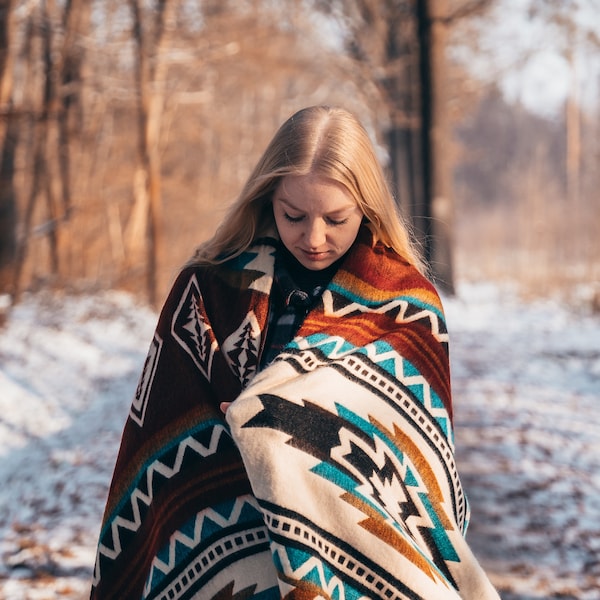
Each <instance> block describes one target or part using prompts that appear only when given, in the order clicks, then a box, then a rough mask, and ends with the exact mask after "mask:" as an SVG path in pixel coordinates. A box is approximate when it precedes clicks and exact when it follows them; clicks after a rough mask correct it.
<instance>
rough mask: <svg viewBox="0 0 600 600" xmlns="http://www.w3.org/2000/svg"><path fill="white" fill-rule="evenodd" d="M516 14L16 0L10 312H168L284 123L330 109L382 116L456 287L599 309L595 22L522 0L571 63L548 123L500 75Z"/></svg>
mask: <svg viewBox="0 0 600 600" xmlns="http://www.w3.org/2000/svg"><path fill="white" fill-rule="evenodd" d="M501 4H502V2H500V1H499V0H332V1H330V2H323V1H321V0H287V1H286V2H277V1H267V0H263V1H260V0H197V1H196V2H194V1H191V0H127V1H126V2H119V1H117V0H102V1H98V0H35V1H34V0H0V293H1V294H2V298H3V305H5V306H10V305H11V304H15V303H18V301H19V298H20V296H21V295H22V294H23V293H24V292H27V291H35V290H39V289H46V288H51V289H68V290H71V291H77V290H87V291H89V290H97V289H108V288H118V289H124V290H127V291H130V292H133V293H134V294H136V295H139V296H140V297H141V298H144V299H145V300H146V301H148V302H149V303H150V304H151V305H154V306H156V305H159V304H160V303H161V299H162V297H163V296H164V294H165V293H166V290H167V289H168V287H169V285H170V282H171V281H172V279H173V277H174V275H175V273H176V271H177V269H178V267H179V266H180V265H181V264H182V263H183V262H184V261H185V260H186V259H187V258H188V257H189V256H190V254H191V253H192V252H193V249H194V248H195V246H196V245H197V244H198V243H200V242H201V241H203V240H204V239H206V237H207V236H209V235H210V234H211V232H212V231H214V228H215V226H216V224H217V223H218V221H219V220H220V219H221V217H222V214H223V210H224V208H225V207H226V206H227V205H228V203H229V202H230V201H232V200H233V199H234V198H235V196H236V194H237V193H238V192H239V190H240V187H241V185H242V183H243V181H244V180H245V178H246V177H247V175H248V174H249V171H250V169H251V167H252V166H253V164H254V162H255V161H256V160H257V158H258V155H259V153H260V152H261V151H262V149H263V147H264V145H265V143H266V141H267V140H268V139H269V138H270V137H271V135H272V134H273V133H274V131H275V129H276V128H277V127H278V126H279V124H280V123H281V122H282V121H283V120H284V119H285V118H287V117H288V116H289V115H290V114H291V113H292V112H294V111H295V110H297V109H298V108H300V107H302V106H307V105H311V104H319V103H326V104H337V105H342V106H344V107H346V108H348V109H350V110H352V111H353V112H355V113H356V114H357V115H358V116H359V117H360V118H361V119H362V120H363V122H364V123H365V124H366V125H367V127H368V129H369V131H370V132H371V133H372V136H373V139H374V140H375V142H376V144H377V147H378V149H379V151H380V153H381V157H382V162H383V163H384V164H385V166H386V168H387V169H388V172H389V178H390V180H391V181H392V184H393V189H394V192H395V194H396V197H397V200H398V202H399V204H400V206H401V209H402V210H403V212H404V213H405V214H406V215H407V216H408V217H409V218H410V219H411V221H412V224H413V227H414V230H415V233H416V235H417V237H418V238H419V240H420V242H421V245H422V247H423V251H424V253H425V255H426V258H427V259H428V260H429V262H430V265H431V270H432V272H433V275H434V277H435V278H436V280H437V282H438V284H439V285H440V287H442V288H443V289H444V290H445V291H448V292H450V293H452V291H453V288H454V285H455V282H456V281H457V280H472V279H493V280H495V281H507V282H510V283H516V284H517V286H518V289H519V290H520V292H521V293H523V294H526V295H531V294H533V295H535V296H540V295H544V294H554V293H559V294H561V295H563V296H567V297H568V299H575V300H577V301H578V302H581V301H583V302H584V303H586V306H592V307H594V306H595V307H596V308H597V309H598V310H600V307H598V304H600V290H599V285H600V284H599V280H600V265H599V261H598V256H600V236H599V235H598V233H599V228H600V219H599V218H598V206H599V202H600V200H599V198H598V194H597V189H598V188H599V185H600V181H599V179H600V170H598V169H597V164H598V162H599V159H600V134H599V119H598V117H599V115H600V110H599V108H598V106H597V105H593V104H592V105H591V106H590V104H589V103H588V104H585V103H584V102H583V100H582V98H583V96H584V94H583V91H582V89H581V88H582V87H583V86H584V85H597V83H598V82H597V81H589V80H585V81H584V82H583V83H581V79H582V78H581V77H579V79H577V77H576V76H577V57H578V56H579V55H581V54H584V55H587V56H589V55H591V56H595V55H597V54H598V49H599V47H600V43H599V38H600V34H599V27H598V23H594V22H593V20H592V22H585V21H584V20H582V19H578V18H577V15H578V14H579V13H578V12H577V10H575V9H576V8H583V5H585V4H586V3H585V2H583V0H579V1H575V0H571V1H569V2H554V1H553V0H528V1H527V2H525V3H521V4H526V5H527V11H525V12H524V14H525V19H526V20H529V21H530V22H532V23H537V24H540V23H541V24H543V26H545V27H547V28H548V31H549V32H550V33H551V34H552V35H553V36H555V37H556V38H557V39H559V40H560V44H558V48H557V51H558V52H559V53H560V59H561V60H562V61H563V62H564V63H565V64H566V65H567V68H568V69H570V71H571V72H572V73H573V74H574V75H573V80H572V81H570V82H568V85H567V87H568V89H569V92H568V95H567V97H566V98H565V101H564V106H562V107H561V109H560V110H559V111H558V112H557V113H555V114H553V115H551V116H548V115H544V114H535V112H532V111H531V110H530V109H529V108H528V107H526V106H524V105H523V103H521V102H520V101H519V100H518V99H517V100H510V99H507V97H506V94H504V93H503V91H502V89H501V85H500V84H499V82H500V81H501V79H502V77H503V69H510V68H517V67H518V66H519V65H522V64H523V63H525V62H526V61H527V60H529V58H530V56H528V55H526V53H521V54H519V53H518V52H517V53H516V55H515V58H514V60H513V64H511V65H508V66H507V65H496V64H495V63H494V61H493V56H492V55H491V54H490V49H489V47H488V46H487V45H486V40H487V37H488V36H487V32H488V31H489V30H490V29H491V28H493V27H497V26H498V25H499V24H500V25H501V21H502V19H503V18H505V17H506V15H504V17H503V12H502V10H499V7H500V5H501ZM580 5H581V6H580ZM590 11H592V12H591V14H592V15H593V8H592V9H590ZM486 56H488V58H487V59H486ZM465 57H467V58H465ZM469 57H470V58H469ZM474 57H477V59H478V60H479V62H481V61H482V60H487V61H488V62H487V63H486V64H487V72H486V74H485V76H482V74H481V72H480V71H481V70H480V71H479V72H477V71H476V70H475V69H473V68H471V63H472V62H475V61H474ZM568 72H569V71H568ZM562 73H563V72H559V73H557V76H562ZM580 289H585V293H583V296H584V297H581V294H582V293H581V292H580V291H578V290H580Z"/></svg>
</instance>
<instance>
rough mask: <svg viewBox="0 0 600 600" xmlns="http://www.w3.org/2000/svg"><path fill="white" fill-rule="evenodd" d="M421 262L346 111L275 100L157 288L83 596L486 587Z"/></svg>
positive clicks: (490, 594)
mask: <svg viewBox="0 0 600 600" xmlns="http://www.w3.org/2000/svg"><path fill="white" fill-rule="evenodd" d="M423 273H424V267H423V265H422V263H421V262H420V259H419V257H418V254H417V253H416V252H415V250H414V248H413V245H412V243H411V240H410V237H409V234H408V231H407V228H406V227H405V226H404V225H403V223H402V221H401V219H400V217H399V215H398V213H397V210H396V205H395V203H394V201H393V198H392V195H391V193H390V191H389V189H388V187H387V185H386V183H385V178H384V176H383V173H382V170H381V167H380V165H379V163H378V161H377V158H376V155H375V152H374V149H373V147H372V145H371V142H370V140H369V137H368V135H367V133H366V131H365V130H364V129H363V127H362V126H361V125H360V123H359V122H358V121H357V120H356V119H355V118H354V117H353V116H352V115H351V114H349V113H348V112H346V111H344V110H342V109H337V108H330V107H312V108H307V109H304V110H301V111H299V112H298V113H296V114H295V115H293V116H292V117H291V118H290V119H289V120H288V121H287V122H286V123H284V124H283V125H282V126H281V128H280V129H279V131H278V132H277V133H276V134H275V136H274V138H273V140H272V141H271V143H270V144H269V146H268V147H267V149H266V151H265V153H264V155H263V156H262V158H261V159H260V160H259V162H258V164H257V166H256V168H255V169H254V171H253V173H252V174H251V175H250V177H249V179H248V182H247V183H246V185H245V187H244V188H243V190H242V192H241V194H240V197H239V198H238V200H237V202H236V203H234V205H233V206H232V208H231V210H230V212H229V214H228V216H227V217H226V219H225V220H224V222H223V224H222V225H221V227H220V228H219V229H218V231H217V232H216V234H215V235H214V237H213V238H212V239H211V240H209V241H208V242H207V243H205V244H204V245H203V246H201V247H200V248H199V250H198V251H197V253H196V255H195V257H194V259H193V260H192V261H191V262H190V263H189V264H188V265H186V267H185V268H184V269H183V270H182V272H181V273H180V275H179V277H178V278H177V280H176V282H175V284H174V286H173V288H172V290H171V293H170V294H169V297H168V299H167V301H166V303H165V306H164V307H163V310H162V312H161V316H160V319H159V323H158V326H157V329H156V333H155V335H154V339H153V341H152V344H151V347H150V351H149V354H148V358H147V360H146V364H145V366H144V370H143V373H142V375H141V378H140V383H139V385H138V389H137V391H136V395H135V398H134V400H133V403H132V406H131V410H130V415H129V419H128V421H127V424H126V426H125V431H124V434H123V440H122V444H121V449H120V452H119V457H118V460H117V465H116V468H115V474H114V477H113V482H112V485H111V490H110V494H109V498H108V503H107V507H106V512H105V517H104V523H103V527H102V531H101V535H100V542H99V546H98V555H97V561H96V568H95V572H94V587H93V590H92V597H93V598H165V599H167V598H169V599H172V598H201V599H213V598H215V599H216V598H260V599H271V598H274V599H275V598H284V597H285V598H329V597H331V598H340V599H342V598H399V599H400V598H415V599H416V598H423V599H435V600H443V599H446V598H448V599H450V598H452V599H456V598H469V599H471V598H472V599H477V600H482V599H486V598H498V596H497V594H496V592H495V591H494V589H493V588H492V586H491V585H490V583H489V581H488V579H487V577H486V576H485V574H484V573H483V572H482V570H481V568H480V567H479V565H478V563H477V561H476V559H475V558H474V557H473V555H472V553H471V551H470V550H469V547H468V545H467V544H466V542H465V540H464V537H463V536H464V532H465V530H466V525H467V521H468V506H467V502H466V499H465V497H464V494H463V492H462V489H461V486H460V482H459V478H458V475H457V472H456V465H455V462H454V454H453V441H452V409H451V397H450V375H449V366H448V348H447V343H448V340H447V332H446V326H445V323H444V317H443V311H442V307H441V304H440V301H439V298H438V296H437V294H436V292H435V289H434V288H433V286H432V285H431V284H430V283H429V282H428V280H427V279H426V278H425V276H424V274H423Z"/></svg>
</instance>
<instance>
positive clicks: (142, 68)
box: [129, 0, 176, 304]
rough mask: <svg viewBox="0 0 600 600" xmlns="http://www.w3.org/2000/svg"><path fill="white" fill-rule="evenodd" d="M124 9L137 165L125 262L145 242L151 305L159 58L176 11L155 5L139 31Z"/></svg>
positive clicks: (162, 68)
mask: <svg viewBox="0 0 600 600" xmlns="http://www.w3.org/2000/svg"><path fill="white" fill-rule="evenodd" d="M129 5H130V8H131V12H132V15H133V37H134V40H135V44H136V45H135V48H136V55H135V61H136V62H135V65H136V66H135V75H136V88H137V96H138V107H137V109H138V161H139V165H138V170H137V173H136V179H135V185H134V192H135V206H134V210H133V217H132V218H133V220H132V221H131V224H130V228H129V232H130V235H129V253H130V256H129V259H130V260H131V259H133V260H138V259H139V256H140V252H139V250H140V244H141V243H142V241H143V240H145V243H146V253H147V260H146V286H147V287H146V291H147V294H148V299H149V301H150V303H151V304H156V302H157V279H156V274H157V269H158V267H159V264H158V263H159V260H160V259H161V257H162V253H163V231H162V227H163V220H162V200H161V191H160V185H161V184H160V131H161V121H162V112H163V106H164V89H165V79H166V73H167V63H166V62H165V56H164V55H165V52H166V49H167V47H168V45H169V35H170V32H171V30H172V28H173V25H174V16H175V15H174V11H175V6H176V5H175V2H174V1H173V0H158V2H157V6H156V8H155V11H154V23H153V24H152V25H153V27H148V26H147V25H145V23H144V19H143V14H142V9H141V6H140V3H139V0H129ZM148 30H150V32H152V33H151V34H150V33H149V32H148ZM151 36H152V37H151Z"/></svg>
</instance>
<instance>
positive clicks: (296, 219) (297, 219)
mask: <svg viewBox="0 0 600 600" xmlns="http://www.w3.org/2000/svg"><path fill="white" fill-rule="evenodd" d="M283 216H284V217H285V219H286V220H287V221H289V222H290V223H300V221H302V219H304V217H303V216H300V217H292V215H290V214H288V213H286V212H284V213H283Z"/></svg>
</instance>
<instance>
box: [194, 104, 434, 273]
mask: <svg viewBox="0 0 600 600" xmlns="http://www.w3.org/2000/svg"><path fill="white" fill-rule="evenodd" d="M309 173H318V174H319V175H321V176H323V177H326V178H328V179H332V180H334V181H337V182H339V183H341V184H342V185H344V186H345V187H346V189H347V190H348V191H349V192H350V194H351V195H352V197H353V198H354V199H355V200H356V203H357V205H358V207H359V208H360V210H361V211H362V213H363V215H364V216H365V219H366V222H367V226H368V227H369V228H370V229H371V231H372V233H373V236H374V240H375V241H378V240H379V241H381V242H382V243H383V244H384V245H386V246H388V247H391V248H393V249H394V250H395V251H396V252H397V253H398V254H399V255H400V256H402V257H403V258H404V259H405V260H407V261H408V262H409V263H411V264H413V265H414V266H415V267H417V268H418V269H419V270H420V271H421V272H425V271H426V268H425V266H424V263H423V261H422V259H421V257H420V255H419V253H418V252H417V250H416V248H415V244H414V241H413V240H412V238H411V235H410V232H409V229H408V226H407V225H406V223H405V222H404V220H403V219H402V217H401V215H400V213H399V210H398V207H397V204H396V202H395V201H394V198H393V196H392V193H391V191H390V188H389V186H388V184H387V181H386V178H385V175H384V173H383V170H382V168H381V165H380V163H379V161H378V160H377V156H376V154H375V149H374V147H373V144H372V143H371V140H370V138H369V135H368V133H367V131H366V130H365V129H364V127H363V126H362V125H361V123H360V122H359V121H358V119H357V118H356V117H355V116H354V115H353V114H352V113H350V112H348V111H346V110H344V109H342V108H335V107H330V106H312V107H309V108H304V109H302V110H300V111H298V112H297V113H295V114H294V115H293V116H291V117H290V118H289V119H288V120H287V121H286V122H285V123H283V125H282V126H281V127H280V128H279V130H278V131H277V133H276V134H275V136H274V137H273V139H272V140H271V142H270V143H269V145H268V146H267V149H266V150H265V152H264V154H263V155H262V157H261V158H260V160H259V161H258V163H257V165H256V166H255V167H254V170H253V171H252V173H251V175H250V177H249V178H248V180H247V182H246V184H245V185H244V187H243V189H242V191H241V193H240V195H239V197H238V198H237V200H236V201H235V202H234V203H233V204H232V206H231V207H230V208H229V210H228V213H227V214H226V216H225V219H224V220H223V221H222V223H221V225H220V226H219V228H218V229H217V231H216V233H215V234H214V236H213V237H212V238H211V239H209V240H208V241H207V242H205V243H204V244H202V245H201V246H200V247H199V248H198V249H197V251H196V254H195V256H194V258H193V259H192V260H191V261H190V262H191V263H192V264H219V263H221V262H224V261H225V260H227V259H228V258H232V257H234V256H237V255H239V254H241V253H242V252H244V251H245V250H246V249H247V248H248V247H249V246H250V245H251V244H252V243H253V241H254V240H256V239H257V238H260V237H262V236H264V235H267V234H268V233H269V232H273V231H276V227H275V219H274V217H273V212H272V206H271V202H272V197H273V192H274V191H275V189H276V187H277V186H278V184H279V182H280V181H281V179H282V178H283V177H285V176H286V175H308V174H309Z"/></svg>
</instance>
